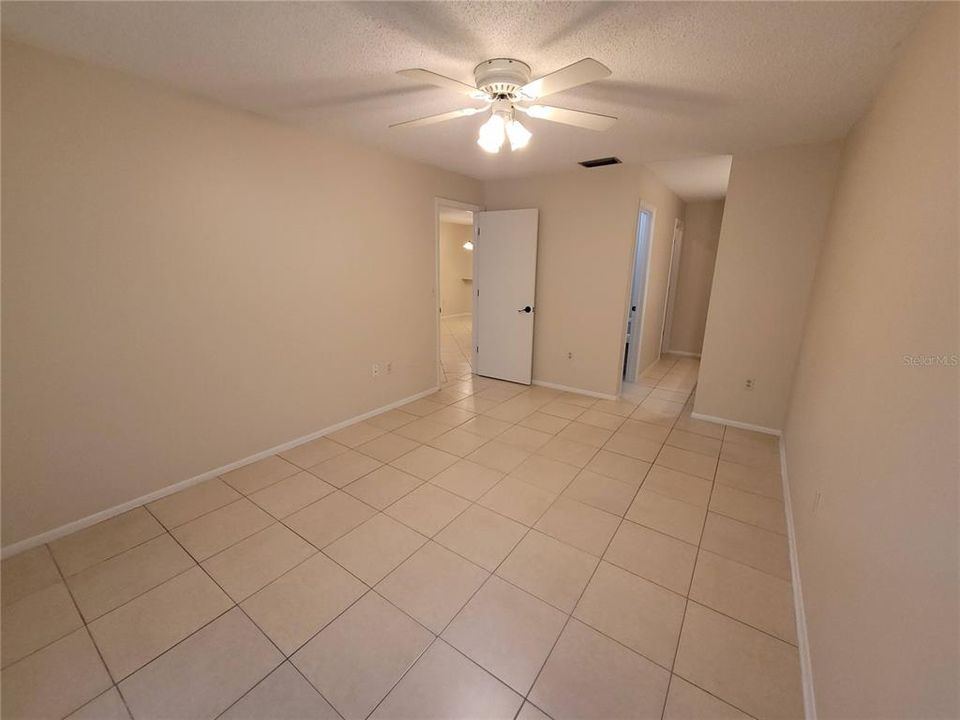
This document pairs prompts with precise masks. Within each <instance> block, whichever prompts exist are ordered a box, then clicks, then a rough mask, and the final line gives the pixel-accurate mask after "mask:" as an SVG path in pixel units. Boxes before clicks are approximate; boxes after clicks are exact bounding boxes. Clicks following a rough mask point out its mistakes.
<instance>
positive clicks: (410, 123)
mask: <svg viewBox="0 0 960 720" xmlns="http://www.w3.org/2000/svg"><path fill="white" fill-rule="evenodd" d="M486 109H487V108H461V109H460V110H451V111H450V112H445V113H440V114H439V115H427V116H426V117H422V118H417V119H416V120H406V121H404V122H398V123H394V124H393V125H391V126H390V127H392V128H395V127H417V126H420V125H433V124H434V123H439V122H444V121H445V120H453V119H454V118H458V117H467V116H468V115H476V114H477V113H481V112H483V111H484V110H486Z"/></svg>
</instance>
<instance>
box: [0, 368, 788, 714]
mask: <svg viewBox="0 0 960 720" xmlns="http://www.w3.org/2000/svg"><path fill="white" fill-rule="evenodd" d="M696 373H697V363H696V361H693V360H689V359H681V360H677V359H675V358H665V359H664V360H662V361H661V362H660V363H658V365H657V366H655V367H654V368H652V369H651V371H650V372H649V373H648V374H647V376H646V377H644V378H642V382H641V383H640V384H637V385H634V386H631V387H630V388H628V389H627V391H626V396H625V397H624V398H623V399H620V400H617V401H606V400H596V399H594V398H591V397H585V396H582V395H573V394H564V393H559V392H556V391H553V390H547V389H544V388H539V387H529V388H528V387H524V386H517V385H512V384H508V383H502V382H497V381H493V380H488V379H483V378H477V377H474V378H471V379H467V380H462V379H461V380H453V381H451V382H449V383H448V384H447V386H446V387H444V388H443V389H442V390H441V391H440V392H438V393H436V394H435V395H432V396H430V397H429V398H426V399H422V400H418V401H416V402H413V403H410V404H409V405H407V406H404V407H403V408H402V409H399V410H392V411H390V412H387V413H384V414H382V415H379V416H377V417H374V418H371V419H369V420H367V421H365V422H361V423H358V424H356V425H353V426H350V427H348V428H346V429H344V430H340V431H338V432H336V433H333V434H332V435H330V436H328V437H325V438H321V439H319V440H315V441H313V442H310V443H307V444H306V445H302V446H300V447H297V448H294V449H292V450H289V451H286V452H284V453H282V454H281V456H274V457H271V458H268V459H266V460H262V461H260V462H257V463H255V464H253V465H249V466H247V467H244V468H241V469H239V470H235V471H233V472H231V473H228V474H226V475H224V476H223V477H221V478H218V479H213V480H210V481H207V482H205V483H203V484H200V485H196V486H193V487H191V488H189V489H187V490H184V491H182V492H180V493H178V494H175V495H171V496H168V497H166V498H163V499H161V500H158V501H156V502H153V503H150V504H149V505H147V506H146V507H140V508H137V509H134V510H131V511H129V512H127V513H125V514H124V515H120V516H118V517H116V518H113V519H111V520H108V521H106V522H103V523H101V524H99V525H96V526H93V527H91V528H88V529H85V530H82V531H80V532H77V533H75V534H74V535H71V536H69V537H65V538H63V539H60V540H57V541H56V542H53V543H51V544H50V545H49V546H43V547H39V548H36V549H34V550H31V551H28V552H26V553H23V554H21V555H19V556H16V557H14V558H11V559H9V560H7V561H5V562H4V563H3V565H2V571H3V578H2V579H3V594H2V602H3V613H2V633H3V644H2V665H3V671H2V676H0V678H2V686H3V687H2V691H3V700H2V714H3V717H4V718H6V719H7V720H13V719H14V718H62V717H65V716H69V717H71V718H94V719H97V720H107V719H110V718H128V717H129V716H130V715H132V716H133V717H134V718H137V719H141V718H142V719H146V718H177V719H180V718H214V717H218V716H221V717H225V718H337V717H343V718H346V719H348V720H352V719H354V718H366V717H375V718H515V717H519V718H524V719H525V720H531V719H533V718H544V717H552V718H556V719H557V720H559V719H560V718H597V719H598V720H602V719H610V718H656V719H657V720H659V719H661V718H664V719H667V720H679V719H681V718H688V719H700V720H702V719H704V718H744V717H749V716H752V717H756V718H799V717H801V716H802V702H801V691H800V671H799V663H798V652H797V647H796V637H795V632H794V620H793V611H792V596H791V587H790V569H789V560H788V552H787V541H786V537H785V535H784V532H785V527H784V513H783V505H782V502H781V485H780V479H779V460H778V451H777V446H776V444H775V442H774V441H773V439H771V438H768V437H766V436H762V435H756V434H753V433H750V432H744V431H740V430H735V429H732V428H724V427H723V426H719V425H714V424H710V423H704V422H700V421H697V420H693V419H691V417H690V402H689V397H688V396H689V394H690V392H691V391H692V389H693V386H694V384H695V382H696Z"/></svg>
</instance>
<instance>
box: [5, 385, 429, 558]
mask: <svg viewBox="0 0 960 720" xmlns="http://www.w3.org/2000/svg"><path fill="white" fill-rule="evenodd" d="M439 389H440V388H439V386H437V385H435V386H433V387H431V388H428V389H426V390H424V391H423V392H419V393H417V394H416V395H411V396H410V397H405V398H402V399H400V400H397V401H395V402H392V403H390V404H389V405H383V406H382V407H378V408H375V409H373V410H369V411H368V412H365V413H363V414H362V415H357V416H356V417H352V418H349V419H347V420H343V421H342V422H338V423H336V424H335V425H330V426H328V427H325V428H323V429H322V430H317V431H316V432H312V433H310V434H309V435H304V436H302V437H298V438H295V439H293V440H288V441H287V442H285V443H282V444H280V445H275V446H274V447H272V448H267V449H266V450H261V451H260V452H258V453H254V454H253V455H249V456H248V457H245V458H243V459H242V460H237V461H235V462H232V463H228V464H227V465H221V466H220V467H218V468H214V469H213V470H207V471H206V472H203V473H200V474H199V475H195V476H193V477H192V478H188V479H186V480H181V481H180V482H178V483H174V484H173V485H167V486H166V487H164V488H160V489H159V490H155V491H153V492H151V493H147V494H146V495H141V496H140V497H138V498H134V499H133V500H128V501H127V502H124V503H120V504H119V505H114V506H113V507H111V508H107V509H106V510H101V511H100V512H96V513H94V514H93V515H87V516H86V517H83V518H80V519H79V520H74V521H73V522H69V523H67V524H66V525H61V526H60V527H57V528H54V529H52V530H47V531H46V532H42V533H40V534H39V535H34V536H33V537H29V538H26V539H25V540H20V541H19V542H15V543H12V544H11V545H7V546H5V547H4V548H3V549H2V551H0V558H3V559H6V558H8V557H11V556H13V555H16V554H18V553H21V552H24V551H25V550H30V549H31V548H34V547H37V546H38V545H44V544H46V543H48V542H53V541H54V540H57V539H58V538H62V537H64V536H65V535H69V534H70V533H73V532H76V531H77V530H83V529H84V528H87V527H90V526H91V525H96V524H97V523H98V522H103V521H104V520H109V519H110V518H112V517H115V516H117V515H120V514H121V513H125V512H127V511H128V510H133V509H134V508H136V507H140V506H141V505H146V504H147V503H151V502H153V501H154V500H159V499H160V498H162V497H166V496H167V495H172V494H173V493H175V492H178V491H180V490H185V489H186V488H188V487H190V486H191V485H196V484H197V483H201V482H203V481H204V480H210V479H211V478H215V477H217V476H218V475H223V474H224V473H228V472H230V471H231V470H236V469H237V468H239V467H243V466H244V465H249V464H250V463H252V462H256V461H257V460H262V459H263V458H266V457H270V456H271V455H276V454H277V453H279V452H283V451H284V450H289V449H290V448H293V447H296V446H297V445H302V444H303V443H305V442H310V441H311V440H316V439H317V438H319V437H323V436H324V435H329V434H330V433H332V432H336V431H337V430H340V429H341V428H345V427H347V426H348V425H353V424H354V423H356V422H360V421H361V420H366V419H367V418H370V417H373V416H374V415H379V414H380V413H384V412H387V411H388V410H393V409H394V408H398V407H400V406H401V405H406V404H407V403H409V402H413V401H414V400H419V399H420V398H423V397H426V396H427V395H430V394H432V393H435V392H437V391H438V390H439Z"/></svg>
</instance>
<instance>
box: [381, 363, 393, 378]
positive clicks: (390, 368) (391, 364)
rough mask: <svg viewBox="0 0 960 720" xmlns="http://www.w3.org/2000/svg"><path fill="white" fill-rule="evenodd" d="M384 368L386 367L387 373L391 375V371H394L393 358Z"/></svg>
mask: <svg viewBox="0 0 960 720" xmlns="http://www.w3.org/2000/svg"><path fill="white" fill-rule="evenodd" d="M383 368H384V370H385V371H386V373H387V375H389V374H390V373H392V372H393V361H392V360H390V361H388V362H387V364H386V365H384V366H383Z"/></svg>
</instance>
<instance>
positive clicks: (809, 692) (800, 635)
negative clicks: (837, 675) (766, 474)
mask: <svg viewBox="0 0 960 720" xmlns="http://www.w3.org/2000/svg"><path fill="white" fill-rule="evenodd" d="M780 478H781V482H782V483H783V511H784V514H785V515H786V518H787V540H788V541H789V544H790V577H791V580H792V585H793V610H794V617H795V618H796V623H797V644H798V647H799V650H800V683H801V686H802V688H803V710H804V713H803V714H804V717H805V718H806V720H817V703H816V698H815V696H814V692H813V666H812V665H811V662H810V641H809V639H808V638H807V617H806V614H805V612H804V609H803V590H802V589H801V587H800V565H799V560H798V556H797V535H796V529H795V527H794V524H793V505H792V503H791V500H790V481H789V479H788V477H787V448H786V443H785V442H784V439H783V435H781V436H780Z"/></svg>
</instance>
